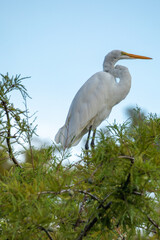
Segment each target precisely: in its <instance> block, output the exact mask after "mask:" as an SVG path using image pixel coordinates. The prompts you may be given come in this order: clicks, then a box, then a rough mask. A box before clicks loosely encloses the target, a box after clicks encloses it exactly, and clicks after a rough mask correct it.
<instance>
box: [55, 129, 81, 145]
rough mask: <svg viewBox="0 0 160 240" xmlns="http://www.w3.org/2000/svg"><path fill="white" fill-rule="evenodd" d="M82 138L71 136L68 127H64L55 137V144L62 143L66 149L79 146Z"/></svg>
mask: <svg viewBox="0 0 160 240" xmlns="http://www.w3.org/2000/svg"><path fill="white" fill-rule="evenodd" d="M81 138H82V136H81V135H80V136H77V137H76V136H75V135H74V134H73V133H72V134H69V130H68V126H66V125H64V126H63V127H61V128H60V129H59V131H58V132H57V134H56V136H55V142H56V143H57V144H58V143H60V144H61V145H62V147H63V148H64V149H66V148H70V147H71V146H75V145H77V144H78V143H79V142H80V140H81Z"/></svg>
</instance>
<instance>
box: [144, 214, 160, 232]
mask: <svg viewBox="0 0 160 240" xmlns="http://www.w3.org/2000/svg"><path fill="white" fill-rule="evenodd" d="M147 218H148V220H149V221H150V222H151V223H152V224H153V226H155V227H156V228H157V229H158V230H160V226H158V224H157V223H155V221H154V220H153V219H152V218H150V217H149V216H147Z"/></svg>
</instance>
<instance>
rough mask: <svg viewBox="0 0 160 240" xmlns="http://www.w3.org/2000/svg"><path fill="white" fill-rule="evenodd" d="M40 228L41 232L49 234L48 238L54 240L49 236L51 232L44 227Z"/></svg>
mask: <svg viewBox="0 0 160 240" xmlns="http://www.w3.org/2000/svg"><path fill="white" fill-rule="evenodd" d="M38 228H39V229H40V230H42V231H44V232H45V233H46V234H47V236H48V237H49V239H50V240H53V238H52V237H51V235H50V234H49V232H48V231H47V229H45V228H44V227H42V226H39V227H38Z"/></svg>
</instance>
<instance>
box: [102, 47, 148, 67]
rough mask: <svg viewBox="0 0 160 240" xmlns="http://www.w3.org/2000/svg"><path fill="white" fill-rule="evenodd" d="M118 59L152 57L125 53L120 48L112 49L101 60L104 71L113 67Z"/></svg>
mask: <svg viewBox="0 0 160 240" xmlns="http://www.w3.org/2000/svg"><path fill="white" fill-rule="evenodd" d="M120 59H152V58H150V57H145V56H140V55H135V54H131V53H127V52H124V51H120V50H113V51H111V52H110V53H108V54H107V55H106V56H105V59H104V62H103V69H104V71H106V72H108V71H109V70H110V69H112V68H113V67H114V65H115V64H116V62H117V61H118V60H120Z"/></svg>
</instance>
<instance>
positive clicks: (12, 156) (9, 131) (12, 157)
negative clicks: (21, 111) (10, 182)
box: [2, 101, 22, 168]
mask: <svg viewBox="0 0 160 240" xmlns="http://www.w3.org/2000/svg"><path fill="white" fill-rule="evenodd" d="M2 105H3V107H4V111H5V114H6V117H7V138H6V141H7V147H8V153H9V157H10V159H11V160H12V161H13V162H14V164H15V165H16V166H17V167H20V168H22V166H21V165H20V164H19V163H18V161H17V160H16V158H15V157H14V155H13V151H12V147H11V142H10V139H11V123H10V117H9V111H8V108H7V104H6V102H5V101H2Z"/></svg>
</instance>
